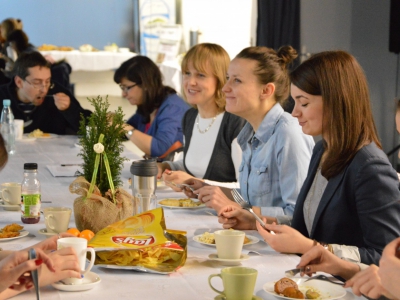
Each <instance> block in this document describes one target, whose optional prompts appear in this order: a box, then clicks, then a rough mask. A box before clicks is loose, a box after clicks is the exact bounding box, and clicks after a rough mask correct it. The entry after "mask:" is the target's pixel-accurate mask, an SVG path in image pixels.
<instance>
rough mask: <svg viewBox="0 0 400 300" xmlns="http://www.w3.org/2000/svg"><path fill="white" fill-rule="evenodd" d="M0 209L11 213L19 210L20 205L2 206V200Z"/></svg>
mask: <svg viewBox="0 0 400 300" xmlns="http://www.w3.org/2000/svg"><path fill="white" fill-rule="evenodd" d="M0 201H1V202H0V207H4V209H5V210H13V211H17V210H20V209H21V205H19V204H17V205H11V204H4V201H3V200H0Z"/></svg>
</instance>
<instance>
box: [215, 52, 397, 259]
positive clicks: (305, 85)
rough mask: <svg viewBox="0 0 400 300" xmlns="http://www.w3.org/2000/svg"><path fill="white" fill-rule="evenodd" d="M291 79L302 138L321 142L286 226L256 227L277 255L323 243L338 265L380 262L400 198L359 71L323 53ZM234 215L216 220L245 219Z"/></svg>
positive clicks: (341, 55)
mask: <svg viewBox="0 0 400 300" xmlns="http://www.w3.org/2000/svg"><path fill="white" fill-rule="evenodd" d="M290 79H291V95H292V97H293V99H294V101H295V107H294V110H293V113H292V114H293V116H295V117H296V118H297V119H298V120H299V123H300V125H301V126H302V129H303V132H304V133H306V134H309V135H313V136H317V135H322V138H323V140H322V141H320V142H318V143H317V144H316V146H315V148H314V152H313V156H312V158H311V162H310V167H309V170H308V175H307V178H306V180H305V181H304V184H303V187H302V189H301V191H300V194H299V197H298V199H297V203H296V207H295V211H294V214H293V219H292V221H291V227H289V226H286V225H276V224H267V226H266V229H268V230H271V231H274V232H275V233H276V234H271V233H270V232H268V231H267V230H265V229H263V228H262V227H261V226H259V224H257V229H258V230H259V232H260V234H261V235H262V236H263V238H264V239H265V241H266V242H267V243H268V244H269V245H270V246H271V247H272V248H273V249H275V250H276V251H280V252H286V253H305V252H306V251H308V250H309V249H310V248H312V247H313V245H316V244H317V243H320V244H322V245H323V246H324V247H325V248H326V249H327V250H329V251H330V252H332V253H334V254H335V255H336V256H338V257H340V258H342V259H346V260H350V261H353V262H357V263H358V262H362V263H365V264H372V263H375V264H377V263H378V261H379V259H380V257H381V253H382V250H383V248H384V247H385V246H386V244H388V243H389V242H390V241H392V240H393V239H394V238H396V237H398V236H400V202H399V199H400V192H399V180H398V177H397V174H396V171H395V170H394V169H393V168H392V166H391V164H390V163H389V161H388V159H387V157H386V155H385V153H384V152H383V151H382V150H381V145H380V142H379V140H378V137H377V134H376V129H375V124H374V120H373V117H372V111H371V105H370V98H369V92H368V86H367V80H366V78H365V75H364V72H363V70H362V68H361V66H360V65H359V64H358V62H357V61H356V59H355V58H354V57H353V56H351V55H350V54H348V53H346V52H344V51H328V52H322V53H319V54H315V55H313V56H312V57H311V58H309V59H308V60H307V61H305V62H304V63H302V64H301V65H300V66H299V67H298V68H297V69H295V70H294V71H293V72H292V73H291V75H290ZM240 213H242V212H240ZM235 215H236V212H235V211H229V208H227V209H226V210H225V212H224V213H223V214H222V218H221V219H220V221H221V222H224V223H226V224H225V226H226V227H229V224H233V223H235V222H238V220H241V221H240V222H243V221H244V220H245V219H246V218H245V217H244V216H243V215H241V216H239V219H238V215H236V217H235V221H234V222H232V221H228V220H227V219H226V218H232V217H234V216H235ZM267 221H268V223H274V222H277V220H276V219H275V218H270V217H269V218H267ZM236 226H237V223H236ZM253 227H254V223H253Z"/></svg>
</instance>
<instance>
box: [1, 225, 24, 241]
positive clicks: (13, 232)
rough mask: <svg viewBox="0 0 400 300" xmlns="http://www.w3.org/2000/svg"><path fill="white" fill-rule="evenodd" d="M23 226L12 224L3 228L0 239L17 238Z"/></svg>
mask: <svg viewBox="0 0 400 300" xmlns="http://www.w3.org/2000/svg"><path fill="white" fill-rule="evenodd" d="M23 228H24V226H21V225H18V224H16V223H12V224H9V225H6V226H4V227H3V228H2V229H1V232H0V239H4V238H11V237H17V236H19V231H20V230H22V229H23Z"/></svg>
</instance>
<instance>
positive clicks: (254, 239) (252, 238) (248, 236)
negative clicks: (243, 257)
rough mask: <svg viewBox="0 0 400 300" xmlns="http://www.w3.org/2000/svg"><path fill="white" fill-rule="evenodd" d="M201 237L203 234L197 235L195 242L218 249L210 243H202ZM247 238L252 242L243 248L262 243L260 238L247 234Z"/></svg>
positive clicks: (194, 238)
mask: <svg viewBox="0 0 400 300" xmlns="http://www.w3.org/2000/svg"><path fill="white" fill-rule="evenodd" d="M201 236H202V234H199V235H195V236H194V237H193V240H194V241H195V242H197V243H199V244H203V245H206V246H211V247H216V245H215V244H208V243H204V242H202V241H200V238H201ZM246 237H247V238H248V239H249V240H250V242H248V243H247V244H243V247H246V246H249V245H253V244H256V243H258V242H259V241H260V240H259V238H257V237H255V236H252V235H247V234H246Z"/></svg>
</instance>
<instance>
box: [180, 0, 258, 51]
mask: <svg viewBox="0 0 400 300" xmlns="http://www.w3.org/2000/svg"><path fill="white" fill-rule="evenodd" d="M255 3H256V1H254V0H182V26H183V28H184V40H185V45H186V49H189V31H190V29H191V28H198V29H199V30H200V31H201V35H200V36H199V43H202V42H209V43H216V44H219V45H221V46H222V47H224V48H225V50H226V51H227V52H228V54H229V56H230V57H231V58H233V57H234V56H235V55H236V54H238V53H239V52H240V50H242V49H243V48H245V47H249V46H250V45H251V44H250V43H251V40H252V37H251V35H252V34H254V29H253V28H252V27H251V25H252V19H254V16H253V15H252V14H253V13H254V10H253V5H255ZM253 40H254V43H255V39H254V38H253Z"/></svg>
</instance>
